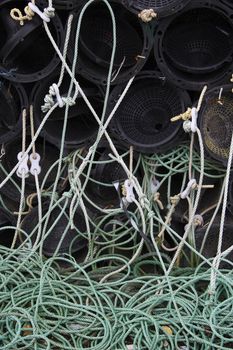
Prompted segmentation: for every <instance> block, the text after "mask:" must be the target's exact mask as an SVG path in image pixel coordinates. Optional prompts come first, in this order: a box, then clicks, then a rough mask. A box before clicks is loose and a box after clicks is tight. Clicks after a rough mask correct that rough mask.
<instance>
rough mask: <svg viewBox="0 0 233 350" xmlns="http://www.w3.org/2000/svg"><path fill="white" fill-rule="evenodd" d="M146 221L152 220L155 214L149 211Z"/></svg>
mask: <svg viewBox="0 0 233 350" xmlns="http://www.w3.org/2000/svg"><path fill="white" fill-rule="evenodd" d="M147 216H148V219H149V220H150V219H152V218H153V217H154V216H155V213H154V212H153V210H150V211H148V215H147Z"/></svg>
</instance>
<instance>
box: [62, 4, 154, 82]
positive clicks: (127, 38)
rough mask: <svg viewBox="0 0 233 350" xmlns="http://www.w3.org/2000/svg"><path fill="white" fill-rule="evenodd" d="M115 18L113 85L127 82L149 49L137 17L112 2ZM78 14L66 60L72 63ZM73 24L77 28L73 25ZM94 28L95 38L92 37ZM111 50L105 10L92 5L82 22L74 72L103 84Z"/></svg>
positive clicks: (145, 57) (111, 42)
mask: <svg viewBox="0 0 233 350" xmlns="http://www.w3.org/2000/svg"><path fill="white" fill-rule="evenodd" d="M111 6H112V9H113V11H114V14H115V18H116V52H115V58H114V65H113V74H112V78H113V81H112V82H113V83H114V84H116V83H118V82H122V81H126V80H128V79H129V76H130V74H135V72H136V71H138V70H139V69H140V68H141V67H142V66H143V65H144V63H145V62H146V59H147V57H148V55H149V47H151V39H150V42H149V33H148V31H147V30H146V28H145V27H144V26H143V24H142V23H141V22H140V21H139V20H138V18H137V17H136V16H135V15H133V14H132V13H130V12H129V11H127V10H126V9H125V8H124V6H122V5H121V4H120V3H119V2H116V1H111ZM78 18H79V15H78V14H77V15H76V16H75V18H74V27H73V31H72V33H71V43H72V44H71V45H70V49H69V59H70V61H73V57H74V43H75V36H76V29H77V28H76V27H77V22H78ZM75 24H76V25H75ZM93 28H94V35H93ZM112 48H113V26H112V20H111V16H110V13H109V10H108V9H107V7H106V6H105V5H104V4H103V2H101V1H96V2H94V3H93V4H92V5H91V6H90V7H89V8H88V9H87V10H86V12H85V16H84V17H83V20H82V25H81V31H80V42H79V59H78V61H77V67H76V69H77V71H78V72H79V73H80V74H82V75H83V76H84V77H85V78H86V79H88V80H91V81H94V82H96V81H98V82H101V83H103V84H106V80H107V76H108V70H109V65H110V60H111V54H112Z"/></svg>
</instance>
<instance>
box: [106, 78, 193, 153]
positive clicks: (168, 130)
mask: <svg viewBox="0 0 233 350" xmlns="http://www.w3.org/2000/svg"><path fill="white" fill-rule="evenodd" d="M124 87H125V85H123V84H122V85H119V86H117V87H116V88H115V89H114V90H113V92H112V95H111V98H110V104H109V109H110V110H112V108H113V106H114V104H115V102H116V101H117V99H118V98H119V96H120V95H121V93H122V91H123V90H124ZM190 103H191V102H190V98H189V95H188V94H187V92H186V91H184V90H182V89H179V88H177V87H175V86H174V85H172V84H170V83H167V82H164V81H163V80H161V79H159V77H158V76H157V75H156V74H153V73H151V72H147V73H143V74H141V75H139V76H138V77H137V78H136V79H135V81H134V83H133V85H132V86H131V88H130V90H129V91H128V93H127V94H126V96H125V98H124V100H123V102H122V103H121V104H120V106H119V108H118V109H117V111H116V113H115V115H114V117H113V120H112V123H111V125H110V129H111V131H112V132H113V134H114V135H115V136H116V137H117V138H118V140H119V141H121V143H122V144H123V145H125V146H127V147H129V145H132V146H133V147H134V149H135V150H137V151H140V152H143V153H154V152H163V151H167V150H169V149H170V148H171V147H174V146H175V145H177V144H178V143H179V142H180V141H181V140H182V135H184V132H183V130H182V123H181V122H176V123H171V120H170V119H171V118H172V117H174V116H176V115H178V114H181V113H183V112H184V111H185V110H186V108H187V106H188V105H189V104H190Z"/></svg>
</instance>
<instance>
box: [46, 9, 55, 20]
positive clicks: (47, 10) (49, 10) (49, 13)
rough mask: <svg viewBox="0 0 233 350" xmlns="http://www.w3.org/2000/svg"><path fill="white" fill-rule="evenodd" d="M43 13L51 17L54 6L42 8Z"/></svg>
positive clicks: (53, 15) (53, 12) (53, 13)
mask: <svg viewBox="0 0 233 350" xmlns="http://www.w3.org/2000/svg"><path fill="white" fill-rule="evenodd" d="M44 14H45V15H46V16H47V17H48V18H53V17H55V8H54V7H47V8H45V9H44Z"/></svg>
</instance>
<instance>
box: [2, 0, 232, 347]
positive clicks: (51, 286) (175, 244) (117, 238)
mask: <svg viewBox="0 0 233 350" xmlns="http://www.w3.org/2000/svg"><path fill="white" fill-rule="evenodd" d="M93 2H94V0H90V1H88V2H86V4H85V5H84V7H83V9H82V10H81V12H80V16H79V20H78V26H77V28H78V30H77V32H76V34H75V37H76V44H75V45H74V47H73V50H74V56H73V60H72V63H71V67H70V64H69V63H67V60H66V58H67V57H66V56H67V50H68V44H69V37H70V33H71V30H72V19H73V15H72V14H71V15H69V18H68V21H67V26H66V40H65V43H64V46H63V51H62V52H61V51H60V48H59V46H58V45H57V43H56V40H54V37H53V34H52V32H51V30H50V23H49V19H50V17H52V15H51V12H53V11H51V7H52V1H51V0H50V1H49V2H48V6H49V9H50V10H49V11H48V8H47V9H46V10H47V11H44V12H43V13H42V11H40V12H38V14H39V16H41V17H42V19H43V20H44V23H43V25H44V30H45V31H44V34H45V33H46V35H47V39H48V40H49V41H50V43H51V47H53V49H54V50H55V52H56V54H57V56H58V57H59V59H60V61H61V65H60V74H59V76H56V78H54V81H53V82H51V86H47V85H46V84H47V82H46V84H45V85H44V84H43V83H44V81H43V82H41V85H40V87H38V86H37V88H38V89H40V88H41V90H40V93H38V95H39V96H41V94H42V92H41V91H43V93H44V101H42V102H37V103H41V104H42V106H40V108H41V113H39V116H35V113H36V112H38V106H35V105H33V103H32V100H31V105H30V106H29V108H27V109H25V108H24V106H23V105H22V107H21V108H22V112H21V113H19V111H18V110H17V108H16V109H14V115H16V116H17V117H16V119H17V118H20V120H21V127H20V129H18V130H19V132H18V137H16V138H13V139H11V140H10V141H9V142H8V143H7V144H2V147H1V155H0V157H1V158H0V159H1V162H0V203H1V208H0V243H1V244H0V284H1V289H0V349H2V350H3V349H4V350H6V349H9V350H11V349H12V350H13V349H30V350H32V349H35V350H39V349H41V350H42V349H46V350H50V349H51V350H60V349H62V350H64V349H67V350H72V349H76V350H77V349H78V350H82V349H94V350H98V349H99V350H110V349H111V350H123V349H124V350H148V349H150V350H153V349H180V350H187V349H194V350H195V349H196V350H204V349H205V350H206V349H211V350H212V349H223V350H224V349H232V348H233V338H232V331H233V326H232V316H233V313H232V298H233V278H232V277H233V273H232V265H233V262H232V259H233V258H232V252H233V244H232V243H233V242H232V234H231V233H232V232H231V231H232V217H231V213H230V211H229V210H228V209H229V206H228V204H229V200H231V199H232V198H231V197H232V196H231V195H229V191H230V193H231V191H232V188H231V186H232V178H231V176H232V175H231V167H232V159H233V137H232V130H231V137H230V141H229V143H228V145H227V147H228V150H227V152H228V159H227V161H226V162H225V163H224V164H222V163H221V162H216V161H215V160H213V159H212V158H211V157H206V155H205V145H204V143H205V138H204V137H203V135H202V133H201V131H200V129H199V124H198V123H197V120H198V117H199V116H200V115H201V114H200V113H202V108H203V106H205V94H206V90H207V87H204V89H203V90H202V91H200V98H199V101H198V102H197V104H195V107H193V108H192V109H191V108H188V110H187V111H186V112H185V109H184V108H181V107H180V104H182V103H181V102H180V100H179V97H180V95H179V94H177V95H176V94H174V95H173V94H172V95H170V94H169V96H171V97H169V96H168V98H167V99H165V98H164V91H165V92H166V86H167V85H162V86H161V84H159V85H155V86H156V88H157V93H158V96H159V93H160V91H161V94H162V98H161V99H160V100H159V102H160V104H162V102H163V103H165V102H166V103H167V105H169V104H171V105H174V101H176V98H177V104H175V106H178V108H175V107H174V109H172V108H171V109H168V110H169V119H171V118H172V117H175V118H172V121H171V120H170V123H171V125H175V124H172V123H178V124H177V125H178V128H179V131H182V132H183V133H184V135H185V136H186V137H184V138H183V137H182V138H181V139H180V140H179V141H180V142H177V144H176V145H174V144H172V145H170V146H169V147H167V149H166V151H163V152H157V153H153V152H151V154H150V153H137V152H136V151H135V147H134V146H133V145H132V144H131V143H130V142H128V144H127V143H125V142H124V143H121V142H120V139H118V141H115V139H114V136H113V135H112V134H111V130H110V128H109V125H110V123H111V122H112V121H114V118H115V117H116V116H118V114H117V113H118V111H120V110H121V108H122V110H123V106H124V101H126V106H128V105H127V99H129V98H131V97H130V96H131V95H130V92H131V91H133V92H134V91H135V90H134V86H135V85H134V83H135V82H137V79H135V76H134V75H133V76H132V78H130V79H129V80H128V82H127V83H126V84H125V85H124V87H121V93H120V94H119V95H117V94H116V95H115V96H114V97H115V98H114V99H111V101H110V99H109V95H110V86H111V81H112V78H113V76H114V74H116V73H114V70H115V63H116V61H115V52H116V50H117V46H116V44H117V40H116V31H115V30H116V23H115V22H116V21H117V17H116V18H115V15H114V11H113V10H112V8H111V6H110V4H109V2H108V1H107V0H103V1H101V2H102V4H103V6H105V7H106V9H107V11H108V16H109V18H110V19H111V23H112V32H113V36H112V50H111V54H110V56H109V57H108V59H109V65H107V71H108V73H107V82H106V87H105V89H104V95H103V99H102V101H101V107H102V108H101V109H99V108H98V111H97V110H95V108H94V104H95V102H96V101H93V100H92V98H89V97H92V96H93V95H92V94H88V93H87V92H86V91H87V90H86V88H87V87H86V86H85V84H84V83H83V80H82V79H81V78H80V77H79V76H78V75H77V74H76V72H75V71H76V63H77V61H78V58H79V55H78V54H79V51H78V45H79V33H80V32H79V27H80V26H81V22H82V17H84V16H85V9H86V8H88V7H89V6H90V7H91V5H92V3H93ZM34 5H35V4H34ZM35 6H36V5H35ZM33 8H34V7H33ZM34 9H35V8H34ZM38 14H35V15H38ZM44 16H45V17H44ZM45 19H46V20H45ZM27 20H28V19H27ZM31 21H33V19H31ZM94 32H95V30H94V28H93V35H94ZM55 39H56V37H55ZM105 63H106V62H105ZM149 80H150V78H149ZM149 80H148V81H149ZM64 81H65V85H62V82H64ZM150 84H151V83H150ZM143 85H144V87H145V88H146V87H147V86H145V84H143ZM44 86H47V88H48V90H47V91H45V90H44ZM61 86H62V88H61V92H60V90H59V89H60V87H61ZM64 86H65V88H64ZM4 89H5V87H4ZM27 89H28V90H30V86H29V87H27ZM160 89H161V90H160ZM170 89H171V88H170ZM170 89H169V90H168V92H169V93H170V92H173V91H174V89H171V90H170ZM142 90H143V88H142ZM4 91H5V90H3V92H4ZM94 91H96V90H94ZM148 91H149V90H148ZM175 91H177V90H175ZM207 93H208V92H207ZM148 94H149V92H148ZM3 95H4V94H3ZM33 95H34V92H33ZM152 95H153V96H152V97H153V98H155V96H156V93H155V92H154V91H152ZM98 96H99V95H98ZM137 96H139V95H137V94H136V98H137ZM143 96H144V95H143ZM146 97H147V94H145V96H144V99H143V101H142V102H141V100H140V101H139V102H140V104H141V105H143V102H144V100H145V98H146ZM227 98H229V99H232V95H229V97H227ZM99 101H100V100H99V99H98V103H99ZM109 101H110V102H109ZM219 101H220V102H221V103H223V105H224V103H226V106H228V105H227V99H226V100H225V97H224V96H223V95H222V96H219V98H218V100H217V101H215V102H214V103H216V104H218V105H219V103H218V102H219ZM136 102H137V100H136ZM136 102H131V104H132V103H135V104H136ZM155 102H157V100H156V99H155ZM84 103H85V113H87V112H86V108H88V113H90V115H91V116H92V117H93V120H95V123H96V125H98V128H97V130H96V134H95V136H94V140H91V141H92V143H91V146H87V145H84V144H82V146H80V147H77V145H76V147H74V149H72V150H71V149H70V148H69V147H68V149H67V147H66V143H67V130H70V129H69V123H70V121H71V120H72V119H74V118H75V116H77V114H76V113H79V112H80V111H79V109H78V107H79V106H80V109H81V112H80V114H82V111H83V108H84V107H83V106H84ZM109 105H110V107H111V108H110V107H109ZM98 106H99V104H98ZM13 107H14V106H13ZM149 107H150V106H149ZM185 107H189V106H188V105H187V106H186V105H185ZM190 107H191V102H190ZM74 108H75V113H74V112H73V111H74ZM215 108H216V106H215ZM163 111H164V109H163ZM153 113H154V114H155V116H157V115H158V114H159V113H158V110H156V111H154V112H153ZM176 114H179V115H178V116H177V115H176ZM10 115H11V114H9V117H10ZM12 115H13V114H12ZM162 115H166V112H164V114H163V113H162ZM136 116H138V115H136ZM118 117H119V116H118ZM1 119H2V117H1ZM35 119H36V121H35ZM145 119H146V116H145ZM56 120H58V121H59V124H56V123H54V124H53V125H54V127H51V128H50V129H48V125H49V122H51V123H52V122H55V121H56ZM156 120H157V119H156V118H155V120H154V121H153V122H157V121H156ZM179 120H182V121H184V123H183V124H181V123H180V122H179ZM149 121H150V120H149ZM182 125H183V129H182V128H181V126H182ZM56 127H57V128H58V129H59V130H58V134H59V137H58V139H59V147H57V148H56V147H55V146H54V145H52V144H48V141H47V140H45V139H44V137H43V135H42V134H43V130H46V133H49V132H51V133H53V132H54V130H53V128H54V129H55V128H56ZM142 127H143V124H142ZM217 127H218V126H217ZM46 128H47V129H46ZM148 128H149V129H150V126H149V127H148ZM174 128H175V127H174ZM172 129H173V127H172ZM41 133H42V134H41ZM20 134H21V136H20V137H19V135H20ZM68 136H69V134H68ZM182 136H183V135H182ZM68 140H69V139H68ZM77 141H80V139H79V136H78V137H77ZM55 143H56V142H55ZM77 144H78V145H80V144H81V142H77ZM231 194H232V193H231Z"/></svg>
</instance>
